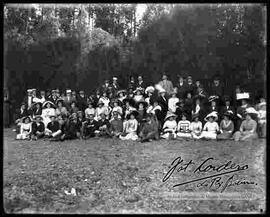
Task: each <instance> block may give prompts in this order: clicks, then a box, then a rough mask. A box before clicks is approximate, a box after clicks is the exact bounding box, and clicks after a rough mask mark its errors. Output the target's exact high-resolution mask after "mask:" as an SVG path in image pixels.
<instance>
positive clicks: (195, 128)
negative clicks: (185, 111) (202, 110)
mask: <svg viewBox="0 0 270 217" xmlns="http://www.w3.org/2000/svg"><path fill="white" fill-rule="evenodd" d="M199 117H200V115H199V113H194V114H193V115H192V122H191V124H190V131H191V136H192V138H193V139H199V138H200V135H201V133H202V122H201V121H200V120H199Z"/></svg>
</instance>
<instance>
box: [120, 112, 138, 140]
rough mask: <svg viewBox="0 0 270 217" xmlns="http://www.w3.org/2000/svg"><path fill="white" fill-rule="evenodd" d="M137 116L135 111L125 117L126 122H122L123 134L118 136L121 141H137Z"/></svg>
mask: <svg viewBox="0 0 270 217" xmlns="http://www.w3.org/2000/svg"><path fill="white" fill-rule="evenodd" d="M137 115H138V112H137V111H136V110H134V111H132V112H131V113H130V114H128V115H127V118H128V120H127V121H125V122H124V126H123V133H122V134H121V135H120V136H119V138H120V139H121V140H137V139H138V135H137V129H138V121H137V120H136V119H135V116H137Z"/></svg>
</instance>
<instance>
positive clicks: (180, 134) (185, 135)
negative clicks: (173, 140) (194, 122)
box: [177, 132, 191, 138]
mask: <svg viewBox="0 0 270 217" xmlns="http://www.w3.org/2000/svg"><path fill="white" fill-rule="evenodd" d="M177 136H178V137H180V138H191V133H182V132H178V133H177Z"/></svg>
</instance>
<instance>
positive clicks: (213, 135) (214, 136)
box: [199, 131, 217, 139]
mask: <svg viewBox="0 0 270 217" xmlns="http://www.w3.org/2000/svg"><path fill="white" fill-rule="evenodd" d="M199 138H205V139H217V134H216V133H215V132H211V131H210V132H208V131H202V134H201V135H200V137H199Z"/></svg>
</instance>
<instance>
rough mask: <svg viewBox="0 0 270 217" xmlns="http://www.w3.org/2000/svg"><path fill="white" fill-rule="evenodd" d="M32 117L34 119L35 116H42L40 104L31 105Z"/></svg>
mask: <svg viewBox="0 0 270 217" xmlns="http://www.w3.org/2000/svg"><path fill="white" fill-rule="evenodd" d="M31 110H32V113H31V115H32V117H33V118H35V117H36V116H40V115H42V103H41V102H36V103H33V104H32V109H31Z"/></svg>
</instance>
